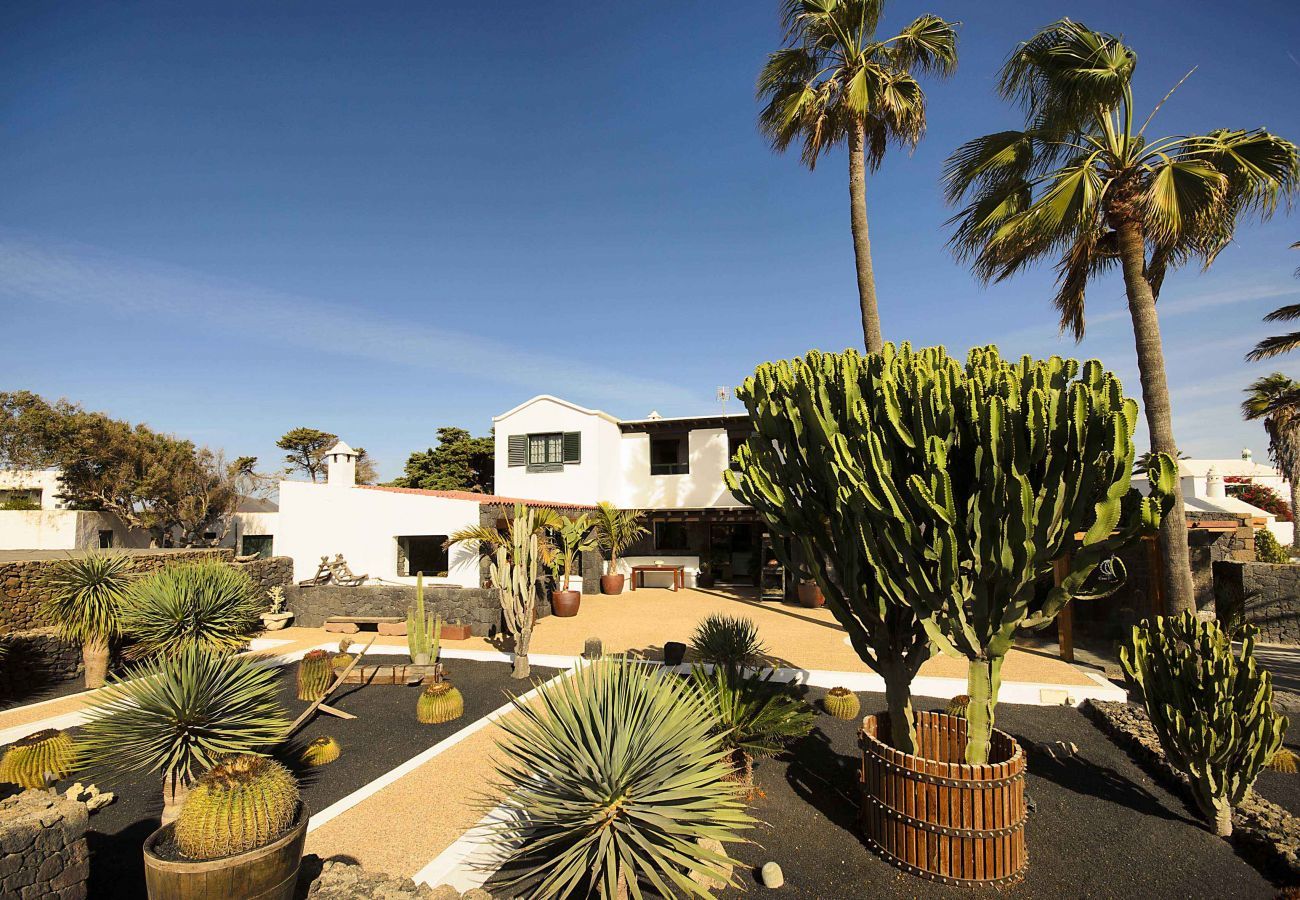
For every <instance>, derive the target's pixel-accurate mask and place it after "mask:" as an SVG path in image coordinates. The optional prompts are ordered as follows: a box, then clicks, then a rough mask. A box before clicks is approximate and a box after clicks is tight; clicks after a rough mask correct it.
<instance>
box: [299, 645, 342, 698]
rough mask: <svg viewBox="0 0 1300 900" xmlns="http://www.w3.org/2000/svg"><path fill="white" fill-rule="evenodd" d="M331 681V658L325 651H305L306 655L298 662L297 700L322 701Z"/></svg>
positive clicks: (332, 676) (332, 669)
mask: <svg viewBox="0 0 1300 900" xmlns="http://www.w3.org/2000/svg"><path fill="white" fill-rule="evenodd" d="M333 680H334V664H333V658H332V656H331V655H330V654H329V653H328V652H326V651H325V650H309V651H307V655H306V656H304V657H303V658H302V659H301V660H300V661H299V662H298V699H299V700H308V701H316V700H320V699H322V698H323V697H324V696H325V692H326V691H328V690H329V686H330V683H331V682H332V681H333Z"/></svg>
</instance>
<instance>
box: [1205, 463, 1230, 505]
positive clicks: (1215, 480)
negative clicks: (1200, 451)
mask: <svg viewBox="0 0 1300 900" xmlns="http://www.w3.org/2000/svg"><path fill="white" fill-rule="evenodd" d="M1205 496H1206V497H1210V498H1214V497H1220V498H1221V497H1226V496H1227V492H1226V491H1225V490H1224V487H1223V476H1221V475H1220V474H1219V470H1218V469H1216V468H1215V467H1214V466H1210V468H1209V469H1208V470H1207V471H1206V473H1205Z"/></svg>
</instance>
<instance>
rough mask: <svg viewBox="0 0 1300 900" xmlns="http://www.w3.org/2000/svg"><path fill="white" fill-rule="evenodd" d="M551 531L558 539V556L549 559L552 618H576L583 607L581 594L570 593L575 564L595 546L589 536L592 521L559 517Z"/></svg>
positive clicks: (591, 534) (593, 538) (592, 537)
mask: <svg viewBox="0 0 1300 900" xmlns="http://www.w3.org/2000/svg"><path fill="white" fill-rule="evenodd" d="M553 531H554V532H555V535H556V537H557V538H558V539H559V546H558V548H557V550H558V552H556V553H554V554H553V555H552V556H551V562H550V569H551V578H552V580H553V581H554V586H555V590H553V591H551V614H552V615H556V616H559V617H560V618H568V617H570V616H576V615H577V614H578V608H579V607H580V606H581V605H582V592H581V591H575V590H572V589H571V584H570V579H571V578H572V573H573V568H574V560H575V559H577V557H578V554H579V553H584V552H586V551H588V550H591V549H593V548H594V547H595V546H596V538H595V536H594V535H593V533H592V527H591V517H590V516H588V515H586V514H583V515H580V516H578V517H577V518H576V519H571V518H569V517H567V516H562V517H560V519H559V521H558V522H557V523H556V524H555V526H554V528H553Z"/></svg>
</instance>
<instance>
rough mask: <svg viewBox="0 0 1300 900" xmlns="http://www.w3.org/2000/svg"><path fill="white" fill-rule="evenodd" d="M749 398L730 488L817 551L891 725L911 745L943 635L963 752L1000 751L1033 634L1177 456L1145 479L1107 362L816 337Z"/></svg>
mask: <svg viewBox="0 0 1300 900" xmlns="http://www.w3.org/2000/svg"><path fill="white" fill-rule="evenodd" d="M737 396H739V397H741V399H743V400H744V401H745V405H746V408H747V409H748V410H749V414H750V419H751V420H752V421H753V422H754V424H755V433H754V435H752V436H751V437H750V438H749V439H747V440H746V441H745V443H744V444H743V445H742V446H741V448H740V449H739V451H738V452H737V454H736V462H737V464H738V466H739V471H738V472H728V473H726V475H725V477H726V478H727V482H728V485H729V486H730V487H731V488H732V490H733V491H734V492H735V493H736V494H737V496H738V497H740V499H742V500H745V501H746V502H748V503H750V505H752V506H753V507H754V508H755V509H756V510H757V511H758V512H759V513H760V515H762V516H763V518H764V520H765V521H767V522H768V524H769V526H771V527H772V529H773V531H774V533H775V534H778V535H780V536H782V537H789V538H791V540H792V542H793V543H795V544H797V545H798V546H799V547H800V548H801V553H800V554H798V557H799V558H796V559H792V560H791V561H790V563H789V564H790V565H794V566H796V567H799V566H801V565H802V566H804V567H807V566H808V563H802V564H801V562H800V560H809V561H811V574H812V575H813V577H814V578H815V579H816V580H817V583H818V585H819V586H820V587H821V588H822V593H823V594H824V595H825V596H826V598H827V605H828V606H829V607H830V609H831V611H832V612H833V613H834V614H835V616H836V618H837V619H838V620H839V621H840V622H841V624H843V625H844V626H845V628H846V630H847V631H848V632H849V637H850V639H851V640H852V642H853V645H854V647H855V649H857V650H858V653H859V655H861V656H863V658H864V659H867V658H868V655H871V656H872V657H874V659H873V660H869V663H870V664H871V665H872V667H873V668H875V669H876V671H877V672H879V674H880V675H881V676H882V678H884V680H885V687H886V694H887V699H888V700H889V705H890V713H891V715H890V722H891V727H892V729H893V733H892V734H891V742H892V743H893V744H894V746H895V747H896V748H898V749H901V750H908V751H909V752H910V750H911V748H912V747H914V746H915V744H914V735H913V734H911V733H908V732H910V728H909V729H908V732H905V733H901V734H900V733H899V728H900V726H901V727H908V726H910V724H911V710H910V688H909V684H910V681H911V677H912V675H914V674H915V672H916V671H917V668H918V667H919V665H920V663H921V662H923V661H924V659H925V657H926V656H928V653H929V646H930V645H931V643H933V645H934V646H936V647H937V648H938V649H939V650H941V651H943V652H944V653H947V654H948V655H951V656H955V657H958V658H964V659H965V660H966V662H967V674H968V684H969V687H968V689H967V693H968V694H970V696H971V703H970V706H969V710H968V714H967V717H968V721H969V727H968V729H967V734H968V740H967V746H966V754H965V756H966V761H967V762H968V763H971V764H981V763H984V762H986V761H987V759H988V750H989V738H990V736H991V734H992V729H993V712H994V707H995V705H996V703H997V696H998V688H999V686H1000V681H1001V667H1002V660H1003V658H1004V657H1005V656H1006V653H1007V651H1008V650H1010V648H1011V643H1012V639H1013V637H1014V635H1015V633H1016V631H1017V630H1018V629H1021V628H1035V627H1042V626H1045V625H1047V624H1048V623H1050V622H1051V621H1052V619H1054V618H1055V616H1056V614H1057V613H1058V612H1060V610H1061V609H1062V608H1063V607H1064V606H1065V604H1066V603H1068V602H1069V601H1070V599H1071V597H1072V596H1073V595H1074V593H1076V592H1078V591H1079V590H1081V589H1082V588H1083V586H1084V582H1085V581H1086V580H1087V579H1088V577H1089V575H1091V574H1092V572H1093V570H1094V569H1095V568H1096V567H1097V565H1098V564H1099V563H1100V562H1101V561H1102V560H1103V559H1106V558H1108V557H1109V556H1110V554H1112V553H1113V552H1114V551H1115V550H1116V549H1117V548H1119V547H1121V546H1122V545H1124V544H1125V543H1126V542H1128V541H1130V540H1132V539H1134V538H1136V537H1138V536H1139V535H1141V534H1144V533H1149V532H1153V531H1154V530H1155V529H1156V528H1157V527H1158V525H1159V522H1160V519H1161V517H1162V515H1163V513H1164V511H1165V509H1166V507H1167V506H1168V505H1169V504H1170V503H1171V498H1170V497H1169V496H1168V494H1169V491H1171V490H1172V488H1173V486H1174V484H1175V479H1176V469H1175V467H1174V463H1173V460H1172V459H1171V458H1170V457H1168V456H1167V455H1164V454H1155V455H1153V456H1152V457H1151V462H1150V465H1149V467H1148V472H1149V474H1150V476H1151V485H1152V488H1153V491H1152V496H1150V497H1143V496H1142V495H1141V494H1140V493H1139V492H1138V490H1137V489H1136V488H1133V487H1132V486H1131V484H1130V480H1131V477H1132V471H1133V461H1134V448H1133V430H1134V427H1135V426H1136V424H1137V413H1138V409H1137V404H1136V403H1135V402H1134V401H1133V400H1131V399H1129V398H1126V397H1124V395H1123V392H1122V388H1121V386H1120V383H1119V380H1118V379H1117V378H1115V376H1114V375H1112V374H1110V373H1109V372H1106V371H1105V370H1104V369H1103V368H1102V366H1101V364H1100V363H1099V362H1097V361H1095V360H1091V361H1089V362H1086V363H1083V364H1082V365H1081V364H1080V363H1078V362H1077V361H1075V360H1069V359H1061V358H1059V357H1052V358H1050V359H1046V360H1034V359H1030V358H1029V357H1024V358H1022V359H1020V360H1019V361H1017V362H1010V361H1007V360H1003V359H1002V358H1001V357H1000V356H999V354H998V352H997V350H996V348H993V347H978V348H975V349H973V350H971V351H970V353H969V354H968V356H967V358H966V361H965V362H964V363H962V362H960V361H958V360H956V359H954V358H952V357H950V356H948V354H947V352H946V351H945V350H944V349H943V348H942V347H930V348H925V349H921V350H913V349H912V348H911V346H909V345H907V344H903V345H901V346H898V347H895V346H894V345H892V344H886V345H885V347H884V348H883V349H882V350H881V351H880V352H879V353H872V354H869V355H867V356H865V357H864V356H862V355H860V354H858V353H856V352H854V351H846V352H845V353H840V354H828V353H821V352H817V351H814V352H812V353H809V354H808V355H807V356H806V357H805V358H804V359H802V360H794V361H792V362H783V363H778V364H776V365H772V364H767V365H764V366H760V367H759V369H758V371H757V372H756V373H755V375H754V377H752V378H750V379H747V380H746V382H745V384H744V385H743V386H742V387H741V388H740V389H739V390H738V391H737ZM1076 534H1082V535H1083V537H1082V540H1081V541H1076V538H1075V535H1076ZM781 543H782V542H780V541H774V542H773V545H774V549H777V552H783V551H781V550H780V548H779V545H780V544H781ZM1057 566H1059V567H1060V568H1059V569H1057V573H1058V575H1060V578H1059V581H1058V584H1057V586H1056V587H1055V588H1053V589H1052V590H1050V591H1046V592H1040V591H1039V590H1038V584H1039V580H1040V578H1042V577H1043V576H1046V575H1050V574H1051V573H1052V572H1053V571H1054V567H1057ZM796 570H797V571H802V568H797V569H796ZM918 632H919V634H918ZM918 642H920V643H921V644H924V645H925V646H924V648H922V647H920V646H918ZM900 717H901V718H902V721H899V719H900Z"/></svg>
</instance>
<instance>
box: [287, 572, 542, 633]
mask: <svg viewBox="0 0 1300 900" xmlns="http://www.w3.org/2000/svg"><path fill="white" fill-rule="evenodd" d="M285 598H286V600H287V601H288V608H289V609H290V610H292V611H293V615H294V619H293V624H294V625H299V626H302V627H304V628H319V627H320V626H322V625H324V624H325V620H326V619H327V618H328V617H330V616H402V617H405V616H406V613H407V611H408V610H409V609H410V608H411V606H412V605H413V604H414V603H415V588H413V587H410V586H408V585H403V584H366V585H361V586H359V587H343V586H342V585H337V584H322V585H297V586H294V587H291V588H289V589H288V590H287V591H285ZM424 604H425V608H426V609H427V610H428V611H429V613H430V614H431V615H439V616H442V618H443V621H445V622H456V621H460V622H461V623H462V624H465V625H468V626H469V629H470V633H471V634H474V635H476V636H478V637H494V636H495V635H497V634H498V633H500V631H501V627H502V619H501V595H500V592H499V591H496V590H494V589H492V588H461V587H440V586H429V585H426V586H425V588H424ZM550 612H551V608H550V604H549V603H545V604H539V607H538V610H537V615H538V616H539V617H541V616H547V615H550Z"/></svg>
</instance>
